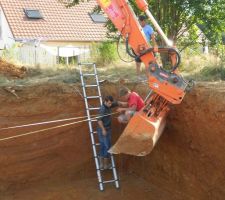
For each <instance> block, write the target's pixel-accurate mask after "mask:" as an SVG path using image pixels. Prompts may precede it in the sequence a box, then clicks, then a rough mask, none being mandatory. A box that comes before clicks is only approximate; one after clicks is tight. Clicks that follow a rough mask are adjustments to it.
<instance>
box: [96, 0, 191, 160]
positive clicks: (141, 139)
mask: <svg viewBox="0 0 225 200" xmlns="http://www.w3.org/2000/svg"><path fill="white" fill-rule="evenodd" d="M97 2H98V4H99V5H100V7H101V8H102V10H103V11H104V12H105V13H106V14H107V15H108V17H109V19H110V20H111V21H112V23H113V24H114V25H115V27H116V28H117V29H118V31H119V32H120V33H121V35H122V36H123V37H124V38H125V39H126V42H127V44H126V45H127V49H128V46H130V47H131V48H132V50H133V52H134V54H132V53H131V52H129V50H127V51H128V53H129V55H131V56H133V57H139V58H140V59H141V60H142V62H143V63H144V64H145V67H146V70H147V72H148V84H149V88H150V91H151V93H152V94H151V95H149V96H148V98H147V99H146V102H145V106H144V108H143V109H142V110H141V111H139V112H138V113H136V114H135V115H134V116H133V117H132V119H131V120H130V122H129V123H128V125H127V127H126V128H125V130H124V132H123V134H122V135H121V136H120V138H119V139H118V141H117V142H116V144H115V145H114V146H113V147H112V148H111V149H110V152H111V153H125V154H131V155H136V156H144V155H147V154H148V153H150V152H151V150H152V149H153V147H154V145H155V144H156V142H157V140H158V138H159V137H160V135H161V134H162V132H163V129H164V127H165V124H166V116H167V114H168V112H169V105H170V104H179V103H181V101H182V99H183V97H184V95H185V89H186V87H187V83H186V81H184V79H183V78H182V77H181V76H180V75H179V73H178V70H177V67H178V65H179V63H180V55H179V53H178V52H177V50H176V49H175V48H173V47H171V41H169V40H168V38H167V37H166V35H165V34H164V33H163V31H162V30H161V28H160V26H159V25H158V23H157V22H156V20H155V19H154V17H153V16H152V14H151V12H150V11H149V10H148V5H147V3H146V1H145V0H136V3H137V6H138V8H139V9H140V10H141V11H143V12H145V13H146V15H147V16H148V17H149V19H150V20H151V22H152V24H153V25H154V27H155V29H156V30H157V32H158V33H159V34H160V36H161V37H162V38H163V40H164V42H165V43H166V44H167V46H169V47H163V48H159V52H167V53H168V54H169V55H170V58H171V63H172V66H171V70H169V71H168V70H165V69H163V68H162V67H161V66H159V65H158V63H157V61H156V58H155V56H154V53H153V48H152V47H151V46H150V44H149V43H148V41H147V40H146V38H145V34H144V32H143V30H142V28H141V26H140V24H139V22H138V20H137V16H136V15H135V13H134V12H133V10H132V8H131V6H130V5H129V2H128V1H127V0H97Z"/></svg>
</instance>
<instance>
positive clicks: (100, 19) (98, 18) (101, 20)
mask: <svg viewBox="0 0 225 200" xmlns="http://www.w3.org/2000/svg"><path fill="white" fill-rule="evenodd" d="M89 15H90V17H91V19H92V21H93V22H95V23H105V22H106V21H107V19H106V17H105V16H103V15H102V14H101V13H89Z"/></svg>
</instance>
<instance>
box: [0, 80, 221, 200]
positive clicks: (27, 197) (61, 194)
mask: <svg viewBox="0 0 225 200" xmlns="http://www.w3.org/2000/svg"><path fill="white" fill-rule="evenodd" d="M127 86H128V87H129V88H130V89H132V90H134V91H138V92H139V93H140V94H141V95H142V96H143V97H144V96H145V95H146V93H147V88H148V86H147V85H146V84H144V83H140V84H135V83H130V84H128V85H127ZM119 87H120V84H119V83H108V82H105V83H103V84H102V86H101V88H102V92H103V94H104V95H106V94H112V95H114V96H115V98H117V94H118V90H119ZM79 91H81V87H80V86H79V85H75V84H63V83H48V84H41V85H33V86H14V87H11V88H5V87H1V88H0V104H1V107H0V127H1V128H3V127H10V126H16V125H23V124H29V123H35V122H43V121H49V120H57V119H64V118H70V117H76V116H83V115H85V108H84V101H83V98H82V96H81V95H80V93H79ZM92 93H94V91H92ZM224 97H225V83H222V82H218V83H198V84H196V86H195V88H194V89H193V90H192V91H191V92H190V93H187V94H186V96H185V99H184V100H183V102H182V103H181V104H180V105H177V106H173V107H172V108H171V112H170V115H169V117H168V122H167V126H166V129H165V131H164V133H163V135H162V136H161V138H160V139H159V142H158V143H157V145H156V147H155V149H154V150H153V151H152V153H151V154H150V155H148V156H145V157H133V156H127V155H116V156H115V159H116V163H117V169H118V173H119V178H120V184H121V188H120V189H115V187H114V186H113V185H109V186H107V187H106V189H105V191H104V192H100V191H99V190H98V184H97V178H96V172H95V166H94V161H93V156H92V149H91V142H90V137H89V133H88V126H87V123H86V122H83V123H78V124H74V125H70V126H64V127H58V128H56V129H51V130H46V131H43V132H37V133H33V134H30V135H25V136H23V137H18V138H12V139H8V140H2V141H0V199H1V200H14V199H15V200H31V199H32V200H51V199H52V200H57V199H59V200H61V199H63V200H72V199H79V200H99V199H108V200H110V199H121V200H128V199H129V200H135V199H141V200H145V199H146V200H147V199H152V200H159V199H160V200H217V199H218V200H223V199H224V197H225V153H224V152H225V145H224V144H225V101H224ZM96 103H97V102H94V103H93V104H96ZM70 122H71V121H66V122H58V123H55V124H45V125H41V126H32V127H24V128H17V129H9V130H2V129H1V130H0V139H2V138H8V137H10V136H16V135H19V134H24V133H30V132H31V131H35V130H40V129H47V128H49V127H52V126H59V125H62V124H65V123H70ZM123 129H124V127H123V126H121V125H119V124H118V123H117V121H116V115H114V116H113V141H115V140H116V139H117V138H118V137H119V135H120V134H121V133H122V130H123ZM109 176H110V173H109V172H105V174H104V177H105V178H110V177H109Z"/></svg>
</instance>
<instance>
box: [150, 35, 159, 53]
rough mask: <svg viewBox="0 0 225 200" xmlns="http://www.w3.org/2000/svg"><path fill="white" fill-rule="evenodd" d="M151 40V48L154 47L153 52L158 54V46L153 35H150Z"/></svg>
mask: <svg viewBox="0 0 225 200" xmlns="http://www.w3.org/2000/svg"><path fill="white" fill-rule="evenodd" d="M151 39H152V43H153V47H154V52H158V45H157V42H156V39H155V34H154V33H152V34H151Z"/></svg>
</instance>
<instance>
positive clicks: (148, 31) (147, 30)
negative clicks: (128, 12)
mask: <svg viewBox="0 0 225 200" xmlns="http://www.w3.org/2000/svg"><path fill="white" fill-rule="evenodd" d="M138 20H139V23H140V25H141V27H142V29H143V31H144V34H145V37H146V39H147V41H148V42H150V41H152V43H153V47H154V52H158V45H157V43H156V40H155V34H154V30H153V28H152V27H151V26H150V25H149V24H147V22H146V17H145V16H144V15H140V16H139V18H138ZM135 62H136V73H137V78H138V80H142V78H141V76H140V73H141V59H140V58H139V57H137V58H135ZM146 74H147V72H146Z"/></svg>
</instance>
